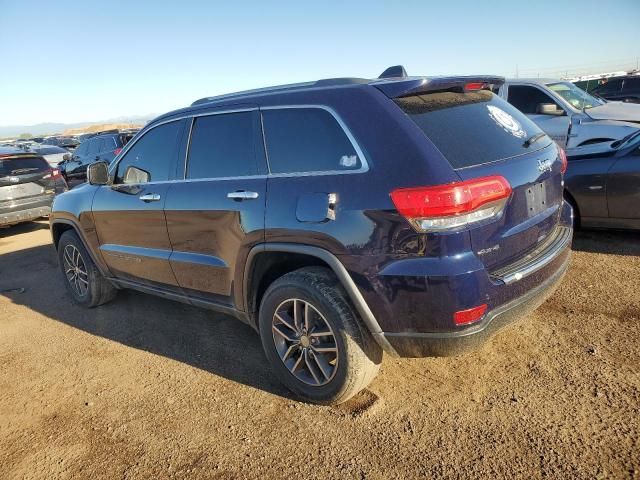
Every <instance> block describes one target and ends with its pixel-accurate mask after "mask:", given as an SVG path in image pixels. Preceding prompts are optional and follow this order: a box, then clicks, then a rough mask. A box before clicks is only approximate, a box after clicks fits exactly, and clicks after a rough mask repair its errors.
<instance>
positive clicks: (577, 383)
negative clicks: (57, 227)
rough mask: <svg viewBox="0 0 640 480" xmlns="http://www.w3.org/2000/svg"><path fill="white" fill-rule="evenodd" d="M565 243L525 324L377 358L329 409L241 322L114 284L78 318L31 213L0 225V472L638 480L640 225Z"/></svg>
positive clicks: (19, 475) (44, 233)
mask: <svg viewBox="0 0 640 480" xmlns="http://www.w3.org/2000/svg"><path fill="white" fill-rule="evenodd" d="M574 248H575V250H576V251H575V253H574V256H573V260H572V264H571V268H570V271H569V273H568V275H567V276H566V279H565V281H564V283H563V284H562V286H561V287H560V288H559V290H558V291H557V292H556V293H555V295H554V296H553V297H552V298H551V299H550V300H549V301H548V302H547V303H546V304H544V305H543V306H542V307H541V308H540V309H539V310H538V311H537V312H536V313H535V314H533V315H532V316H531V317H530V318H529V319H528V320H527V321H526V322H523V323H520V324H518V325H517V326H515V327H513V328H512V329H510V330H507V331H504V332H502V333H501V334H500V335H498V336H497V337H496V338H494V339H493V341H492V342H490V343H489V344H488V345H487V346H486V347H485V348H484V349H483V350H481V351H478V352H476V353H473V354H469V355H467V356H463V357H458V358H442V359H416V360H397V359H393V358H389V357H387V358H385V361H384V364H383V367H382V369H381V372H380V375H379V376H378V377H377V379H376V380H375V381H374V383H373V384H372V385H371V386H370V388H369V390H368V391H366V392H365V393H364V394H363V395H361V396H360V397H357V398H356V399H355V400H353V401H352V402H350V403H348V404H347V405H345V406H342V407H340V408H329V407H317V406H311V405H306V404H302V403H299V402H296V401H295V400H294V399H292V398H291V397H290V396H289V395H288V393H287V391H286V390H284V389H283V388H282V387H281V386H280V385H279V384H278V383H277V382H276V381H275V380H274V377H273V376H272V375H271V373H270V372H269V368H268V366H267V365H266V361H265V358H264V356H263V353H262V351H261V347H260V343H259V339H258V337H257V335H256V334H254V333H253V331H252V330H251V329H250V328H249V327H247V326H245V325H243V324H241V323H239V322H237V321H236V320H233V319H231V318H228V317H225V316H221V315H217V314H214V313H211V312H207V311H202V310H198V309H195V308H192V307H189V306H185V305H181V304H177V303H172V302H169V301H166V300H162V299H158V298H155V297H151V296H147V295H144V294H141V293H134V292H122V293H121V294H120V295H119V296H118V298H117V299H116V301H114V302H113V303H110V304H108V305H105V306H103V307H100V308H97V309H93V310H84V309H81V308H79V307H76V306H74V305H72V304H71V302H70V300H69V298H68V296H67V295H66V293H65V291H64V286H63V284H62V283H61V281H60V276H59V273H58V271H57V263H56V260H55V256H54V254H53V251H52V247H51V245H50V237H49V232H48V229H47V224H46V222H40V223H30V224H25V225H21V226H17V227H13V228H11V229H5V230H0V478H3V479H4V478H10V479H11V478H41V479H45V478H46V479H54V478H82V479H94V478H118V479H119V478H123V479H128V478H217V479H227V478H309V479H313V478H318V479H326V478H356V479H400V478H488V479H493V478H551V479H558V478H570V479H581V478H589V479H591V478H635V479H638V478H640V439H639V435H640V368H639V367H640V359H639V357H640V355H639V354H640V235H638V234H632V233H606V232H579V233H578V234H577V236H576V239H575V242H574ZM12 289H15V290H12ZM20 289H24V291H22V290H20Z"/></svg>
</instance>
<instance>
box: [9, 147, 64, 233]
mask: <svg viewBox="0 0 640 480" xmlns="http://www.w3.org/2000/svg"><path fill="white" fill-rule="evenodd" d="M66 189H67V186H66V184H65V182H64V179H63V178H62V176H61V175H60V173H59V172H58V170H57V169H55V168H52V167H51V166H50V165H49V164H48V163H47V162H46V160H45V159H44V158H42V156H40V155H39V154H37V153H33V152H25V151H24V150H22V149H19V148H9V147H0V226H7V225H13V224H15V223H20V222H28V221H29V220H34V219H36V218H39V217H44V216H47V215H49V213H50V212H51V202H52V201H53V197H54V196H55V195H56V194H58V193H62V192H63V191H65V190H66Z"/></svg>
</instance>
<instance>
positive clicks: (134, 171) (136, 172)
mask: <svg viewBox="0 0 640 480" xmlns="http://www.w3.org/2000/svg"><path fill="white" fill-rule="evenodd" d="M150 180H151V174H150V173H149V172H147V171H146V170H142V169H141V168H138V167H134V166H133V165H129V166H128V167H127V169H126V170H125V171H124V178H123V182H124V183H133V184H138V183H148V182H149V181H150Z"/></svg>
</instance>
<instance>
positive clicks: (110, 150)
mask: <svg viewBox="0 0 640 480" xmlns="http://www.w3.org/2000/svg"><path fill="white" fill-rule="evenodd" d="M116 132H117V131H116ZM134 135H135V133H119V132H118V133H107V134H101V135H96V136H95V137H91V138H89V139H88V140H85V141H84V142H82V143H81V144H80V146H79V147H78V148H77V149H76V150H75V151H74V152H73V155H72V156H71V158H70V159H69V160H67V161H66V162H64V163H63V164H62V165H60V168H61V171H62V175H63V176H64V178H65V180H66V181H67V183H68V184H69V186H70V187H74V186H76V185H78V184H79V183H83V182H84V181H85V180H86V179H87V166H88V165H90V164H91V163H93V162H97V161H99V160H104V161H106V162H109V163H110V162H111V161H112V160H113V159H114V158H115V157H116V155H118V153H120V150H122V147H124V146H125V145H126V144H127V143H128V142H129V140H131V139H132V138H133V136H134Z"/></svg>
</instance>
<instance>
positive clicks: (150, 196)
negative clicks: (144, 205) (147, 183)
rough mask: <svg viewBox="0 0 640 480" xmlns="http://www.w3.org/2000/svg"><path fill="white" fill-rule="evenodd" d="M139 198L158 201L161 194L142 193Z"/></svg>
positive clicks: (145, 200)
mask: <svg viewBox="0 0 640 480" xmlns="http://www.w3.org/2000/svg"><path fill="white" fill-rule="evenodd" d="M138 198H139V199H140V200H142V201H143V202H157V201H158V200H160V195H158V194H157V193H145V194H144V195H140V196H139V197H138Z"/></svg>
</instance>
